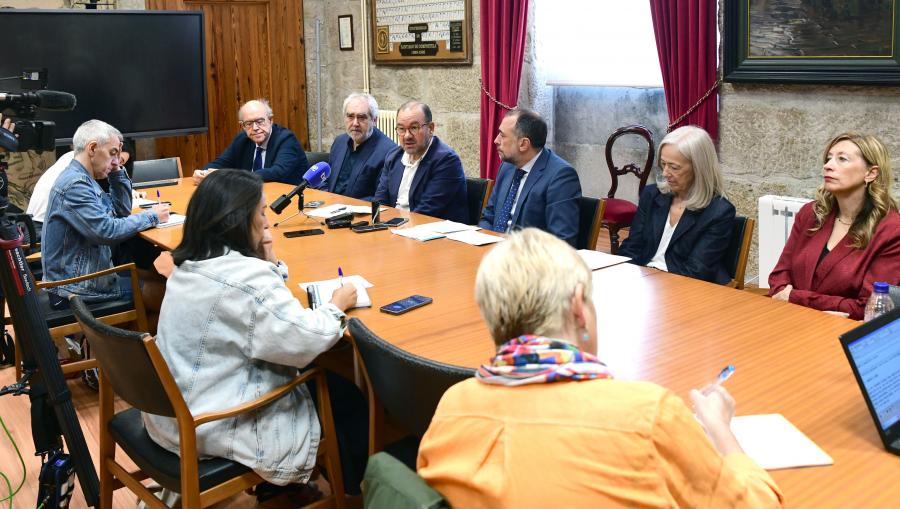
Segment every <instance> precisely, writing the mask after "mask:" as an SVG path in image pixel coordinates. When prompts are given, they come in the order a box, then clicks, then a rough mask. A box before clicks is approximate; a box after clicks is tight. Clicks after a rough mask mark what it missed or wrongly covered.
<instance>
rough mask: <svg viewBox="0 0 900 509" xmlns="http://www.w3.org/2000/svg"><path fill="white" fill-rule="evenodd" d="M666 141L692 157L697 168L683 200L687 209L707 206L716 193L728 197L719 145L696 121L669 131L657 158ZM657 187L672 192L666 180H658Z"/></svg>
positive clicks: (657, 158) (692, 165) (687, 156)
mask: <svg viewBox="0 0 900 509" xmlns="http://www.w3.org/2000/svg"><path fill="white" fill-rule="evenodd" d="M666 145H672V146H674V147H675V149H676V150H678V152H680V153H681V155H683V156H684V157H685V158H687V160H688V161H690V163H691V168H692V169H693V170H694V183H693V184H692V185H691V189H690V191H688V195H687V198H685V200H684V205H685V208H686V209H688V210H700V209H705V208H706V207H708V206H709V203H710V202H711V201H712V200H713V198H715V197H716V195H718V196H721V197H723V198H725V197H726V196H725V179H723V178H722V170H721V169H720V168H719V158H718V156H716V147H715V145H713V142H712V138H710V137H709V134H708V133H707V132H706V131H704V130H703V129H701V128H699V127H697V126H694V125H686V126H683V127H679V128H678V129H675V130H674V131H672V132H670V133H669V134H667V135H666V137H665V138H663V139H662V141H661V142H660V143H659V151H658V152H657V153H656V160H657V161H659V156H660V155H661V154H662V149H663V147H665V146H666ZM657 187H658V188H659V192H661V193H663V194H669V192H670V190H669V185H668V184H667V183H666V182H665V181H663V182H658V183H657Z"/></svg>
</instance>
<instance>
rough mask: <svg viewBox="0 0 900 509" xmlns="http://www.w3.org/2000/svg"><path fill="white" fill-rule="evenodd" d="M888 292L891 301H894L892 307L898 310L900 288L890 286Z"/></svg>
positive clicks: (899, 305)
mask: <svg viewBox="0 0 900 509" xmlns="http://www.w3.org/2000/svg"><path fill="white" fill-rule="evenodd" d="M889 292H890V295H891V300H892V301H894V307H895V308H900V286H897V285H891V288H890V290H889Z"/></svg>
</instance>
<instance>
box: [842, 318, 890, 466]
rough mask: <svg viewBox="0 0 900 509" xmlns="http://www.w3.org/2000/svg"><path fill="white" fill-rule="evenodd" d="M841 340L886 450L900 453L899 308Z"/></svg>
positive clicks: (856, 329) (863, 325)
mask: <svg viewBox="0 0 900 509" xmlns="http://www.w3.org/2000/svg"><path fill="white" fill-rule="evenodd" d="M840 339H841V345H842V346H843V347H844V353H845V354H847V359H848V360H849V361H850V367H852V368H853V374H854V375H855V376H856V381H857V382H858V383H859V390H860V391H862V394H863V397H865V398H866V406H868V407H869V412H870V413H871V414H872V419H873V420H874V421H875V427H876V428H878V434H879V435H880V436H881V441H882V442H884V447H885V449H887V450H888V451H889V452H892V453H894V454H897V455H900V308H896V309H894V310H893V311H891V312H890V313H886V314H884V315H881V316H879V317H878V318H876V319H874V320H872V321H870V322H867V323H864V324H862V325H860V326H859V327H857V328H855V329H853V330H851V331H849V332H846V333H844V334H843V335H841V337H840Z"/></svg>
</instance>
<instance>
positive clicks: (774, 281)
mask: <svg viewBox="0 0 900 509" xmlns="http://www.w3.org/2000/svg"><path fill="white" fill-rule="evenodd" d="M892 184H893V179H892V178H891V158H890V155H889V154H888V151H887V149H886V148H885V146H884V144H883V143H881V140H879V139H878V138H876V137H875V136H872V135H861V134H856V133H844V134H841V135H838V136H836V137H835V138H834V139H832V140H831V142H829V143H828V146H827V147H826V148H825V152H824V154H823V182H822V185H821V186H819V189H818V190H817V191H816V199H815V200H814V201H813V202H810V203H808V204H806V205H804V206H803V208H801V209H800V211H799V212H797V217H796V218H795V219H794V228H793V230H792V231H791V236H790V237H789V238H788V241H787V244H785V246H784V251H782V253H781V258H780V259H779V260H778V264H777V265H776V266H775V269H774V270H773V271H772V273H771V274H770V275H769V288H770V289H769V295H771V296H772V297H773V298H775V299H778V300H783V301H788V302H793V303H795V304H800V305H802V306H808V307H811V308H815V309H820V310H823V311H835V312H839V313H847V314H848V315H849V316H850V318H853V319H855V320H860V319H862V317H863V312H864V311H865V307H866V300H868V298H869V294H871V293H872V285H873V283H875V282H876V281H884V282H887V283H890V284H894V285H896V284H898V283H900V214H898V213H897V201H896V200H895V199H894V197H893V195H892V193H891V185H892Z"/></svg>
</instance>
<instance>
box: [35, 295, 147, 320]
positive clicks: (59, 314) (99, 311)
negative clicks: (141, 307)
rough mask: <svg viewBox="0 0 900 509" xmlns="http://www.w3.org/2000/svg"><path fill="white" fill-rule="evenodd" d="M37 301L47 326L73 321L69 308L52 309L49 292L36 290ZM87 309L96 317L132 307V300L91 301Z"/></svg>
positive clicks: (73, 317) (120, 311) (121, 311)
mask: <svg viewBox="0 0 900 509" xmlns="http://www.w3.org/2000/svg"><path fill="white" fill-rule="evenodd" d="M38 303H39V304H40V306H41V309H43V310H44V317H45V318H46V320H47V327H49V328H51V329H52V328H53V327H59V326H60V325H69V324H71V323H75V315H74V314H73V313H72V310H71V309H53V307H52V306H50V294H49V293H48V292H46V291H42V292H38ZM88 309H90V310H91V312H92V313H93V314H94V316H96V317H102V316H109V315H114V314H116V313H124V312H126V311H131V310H133V309H134V301H133V300H132V299H120V300H110V301H106V302H92V303H90V304H88Z"/></svg>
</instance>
